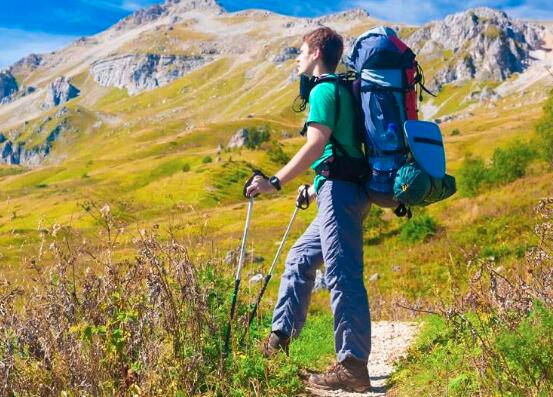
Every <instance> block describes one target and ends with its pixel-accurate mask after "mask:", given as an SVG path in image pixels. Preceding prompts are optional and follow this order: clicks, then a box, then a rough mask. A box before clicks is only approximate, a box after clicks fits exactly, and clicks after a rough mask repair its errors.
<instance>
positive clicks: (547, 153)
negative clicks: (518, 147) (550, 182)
mask: <svg viewBox="0 0 553 397" xmlns="http://www.w3.org/2000/svg"><path fill="white" fill-rule="evenodd" d="M543 112H544V115H543V118H542V119H541V120H540V122H539V123H538V125H537V127H536V132H537V133H538V139H539V147H540V151H541V155H542V156H543V158H544V159H545V160H546V161H547V162H548V163H549V164H550V165H551V166H552V167H553V91H551V93H550V96H549V99H548V100H547V102H546V103H545V105H544V107H543Z"/></svg>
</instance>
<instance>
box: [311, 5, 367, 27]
mask: <svg viewBox="0 0 553 397" xmlns="http://www.w3.org/2000/svg"><path fill="white" fill-rule="evenodd" d="M369 16H370V14H369V11H367V10H366V9H364V8H352V9H350V10H346V11H341V12H337V13H335V14H330V15H324V16H322V17H319V18H315V20H316V21H317V22H320V23H322V24H325V23H328V22H336V21H341V22H348V21H355V20H364V19H366V18H367V17H369Z"/></svg>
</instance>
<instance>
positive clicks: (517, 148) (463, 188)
mask: <svg viewBox="0 0 553 397" xmlns="http://www.w3.org/2000/svg"><path fill="white" fill-rule="evenodd" d="M537 154H538V153H537V150H536V149H535V148H534V144H532V143H523V142H520V141H515V142H513V143H511V144H509V145H507V146H506V147H505V148H497V149H496V150H495V152H494V154H493V156H492V164H491V165H490V166H489V167H486V165H485V164H484V160H483V159H482V158H481V157H473V156H467V157H466V158H465V160H464V161H463V163H462V165H461V168H460V169H459V171H458V175H459V184H458V186H459V194H460V195H461V196H464V197H473V196H476V195H477V194H478V193H480V192H481V190H482V188H483V186H486V185H487V186H501V185H504V184H506V183H509V182H512V181H514V180H516V179H518V178H521V177H523V176H524V175H525V174H526V170H527V168H528V166H529V165H530V163H531V162H532V160H534V159H535V158H536V157H537Z"/></svg>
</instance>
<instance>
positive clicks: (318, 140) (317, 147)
mask: <svg viewBox="0 0 553 397" xmlns="http://www.w3.org/2000/svg"><path fill="white" fill-rule="evenodd" d="M331 132H332V130H331V129H330V127H327V126H326V125H323V124H317V123H312V124H310V125H309V126H308V127H307V142H306V143H305V144H304V145H303V146H302V147H301V149H300V150H298V152H297V153H296V154H295V155H294V157H292V160H290V161H289V162H288V164H286V165H285V166H284V167H282V169H280V171H278V172H277V173H276V174H275V175H276V176H277V177H278V179H279V180H280V183H281V185H284V184H285V183H287V182H289V181H291V180H292V179H294V178H295V177H297V176H298V175H300V174H301V173H303V172H304V171H305V170H307V169H308V168H309V166H311V164H313V162H314V161H315V160H317V159H318V158H319V157H321V155H322V154H323V150H324V148H325V146H326V143H327V142H328V140H329V139H330V134H331Z"/></svg>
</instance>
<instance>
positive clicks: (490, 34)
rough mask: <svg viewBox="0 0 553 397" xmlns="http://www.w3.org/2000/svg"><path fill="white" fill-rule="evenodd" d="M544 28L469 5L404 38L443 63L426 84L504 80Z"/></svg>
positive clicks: (519, 67) (526, 59)
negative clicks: (468, 7)
mask: <svg viewBox="0 0 553 397" xmlns="http://www.w3.org/2000/svg"><path fill="white" fill-rule="evenodd" d="M543 32H544V27H543V26H540V25H534V24H530V23H527V22H523V21H519V20H513V19H511V18H509V16H507V14H505V13H504V12H502V11H498V10H493V9H490V8H475V9H472V10H469V11H466V12H461V13H457V14H453V15H449V16H448V17H446V18H445V19H444V20H443V21H436V22H432V23H429V24H427V25H424V26H423V27H421V28H420V29H418V30H416V31H415V32H414V33H413V34H412V35H411V36H410V37H409V38H408V40H407V42H408V44H409V45H410V46H411V47H412V48H413V50H414V51H415V52H416V53H418V54H419V55H421V56H424V57H426V58H427V59H435V58H442V59H443V60H444V61H445V66H443V67H442V68H441V69H440V70H438V71H437V72H436V73H435V74H434V76H433V82H432V84H431V85H432V86H433V87H435V88H439V87H440V85H442V84H446V83H450V82H455V81H463V80H470V79H479V80H496V81H500V80H505V79H506V78H508V77H509V76H511V75H512V74H513V73H520V72H522V71H523V70H525V69H526V67H527V66H528V64H529V63H530V62H531V61H532V56H531V52H532V51H534V50H536V49H538V48H540V46H541V44H542V35H543Z"/></svg>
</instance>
